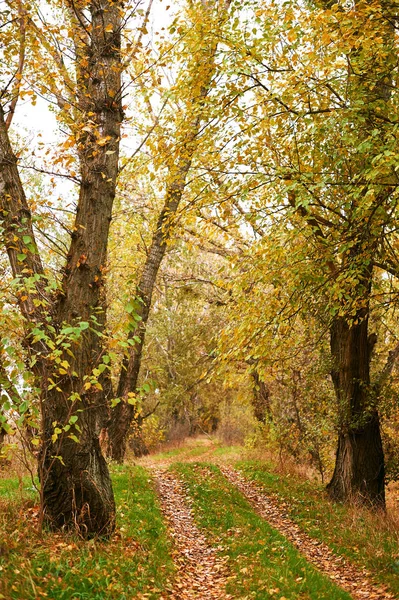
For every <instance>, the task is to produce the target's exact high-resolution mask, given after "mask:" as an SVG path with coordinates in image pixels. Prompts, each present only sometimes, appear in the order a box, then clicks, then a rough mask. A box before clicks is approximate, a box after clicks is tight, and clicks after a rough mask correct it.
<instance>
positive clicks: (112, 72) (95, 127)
mask: <svg viewBox="0 0 399 600" xmlns="http://www.w3.org/2000/svg"><path fill="white" fill-rule="evenodd" d="M71 6H72V5H71ZM122 6H123V2H113V1H112V0H103V1H102V2H100V3H99V2H91V3H89V4H88V5H87V6H86V10H87V12H86V13H85V14H84V15H83V14H81V15H80V18H79V15H78V13H77V12H76V10H77V9H76V6H75V5H73V10H74V11H75V13H74V14H75V17H76V22H75V28H76V42H75V48H76V72H77V83H78V89H77V90H76V92H75V105H77V107H78V110H77V111H76V113H75V116H76V114H78V115H79V118H78V120H75V122H74V124H73V125H72V126H71V127H72V130H73V132H74V134H75V137H76V140H77V149H78V155H79V162H80V177H81V185H80V192H79V200H78V206H77V212H76V220H75V225H74V229H73V234H72V239H71V245H70V249H69V252H68V256H67V263H66V266H65V269H64V275H63V280H62V285H61V290H60V292H59V293H58V294H57V296H50V294H49V292H48V291H47V288H46V276H45V273H44V270H43V266H42V263H41V260H40V257H39V253H38V248H37V245H36V242H35V235H34V231H33V227H32V217H31V213H30V210H29V206H28V203H27V201H26V196H25V193H24V189H23V186H22V183H21V180H20V177H19V173H18V167H17V159H16V157H15V155H14V154H13V152H12V148H11V145H10V141H9V137H8V133H7V127H6V123H5V119H4V112H3V110H2V109H1V108H0V198H1V213H0V218H1V224H2V226H3V228H4V230H5V234H4V238H5V245H6V248H7V252H8V256H9V260H10V264H11V267H12V271H13V274H14V277H18V278H20V280H21V291H20V294H19V305H20V308H21V312H22V314H23V316H24V317H25V319H26V323H27V333H26V340H25V342H26V346H27V349H28V351H29V352H30V354H31V355H35V356H36V364H35V367H34V370H35V375H36V378H37V382H38V387H40V389H41V394H42V395H41V411H42V421H43V436H42V447H41V452H40V458H39V477H40V481H41V488H42V510H43V514H44V518H45V519H46V521H47V522H48V524H49V525H50V527H53V528H67V529H71V528H74V529H77V530H79V532H80V534H81V535H83V536H85V537H89V536H93V535H109V534H110V533H111V532H112V531H113V528H114V520H115V506H114V498H113V492H112V485H111V481H110V477H109V472H108V468H107V465H106V462H105V459H104V457H103V456H102V454H101V451H100V446H99V441H98V434H99V425H98V422H99V418H100V415H101V411H102V407H101V403H102V401H103V392H102V391H101V389H99V387H100V386H98V387H96V386H93V387H91V388H90V387H89V386H86V385H85V382H86V381H87V380H86V378H87V377H88V376H90V375H91V374H92V372H93V369H94V368H96V367H97V366H98V364H99V362H100V360H101V357H102V354H103V348H102V341H101V331H102V329H103V327H104V322H105V312H104V310H105V308H104V305H103V296H104V294H103V284H104V281H103V273H104V266H105V264H106V253H107V242H108V233H109V226H110V221H111V216H112V206H113V201H114V197H115V188H116V179H117V174H118V155H119V140H120V126H121V121H122V117H123V115H122V109H121V70H122V67H121V52H120V48H121V22H122ZM89 21H90V22H89ZM85 24H86V27H85ZM24 236H25V241H26V236H28V237H29V238H30V240H31V244H32V245H33V246H34V248H33V249H32V251H31V250H27V248H26V244H25V243H24V239H23V237H24ZM21 253H25V255H26V258H25V259H24V260H23V262H21V261H20V260H19V258H18V254H19V255H21ZM33 275H37V281H36V282H35V286H34V288H33V289H32V287H31V288H28V289H27V286H26V285H24V281H26V278H27V277H32V276H33ZM36 298H40V299H41V300H42V304H39V305H38V303H37V302H36V303H35V299H36ZM48 319H50V320H51V325H52V327H53V328H54V331H56V333H59V332H60V330H61V329H62V327H65V325H68V326H73V325H76V324H77V323H79V322H84V323H86V324H89V325H88V326H86V325H85V328H84V330H82V334H81V336H80V339H79V341H78V342H77V343H74V344H72V350H73V357H71V356H70V355H66V354H65V356H63V358H65V360H67V362H68V364H69V367H68V372H67V374H66V375H64V376H60V375H59V376H58V379H57V386H52V385H50V382H49V377H52V378H54V377H56V376H55V375H54V373H53V367H52V365H51V364H49V361H48V360H47V359H48V357H49V355H50V347H49V345H48V343H47V342H46V341H45V340H39V341H33V340H32V335H31V334H30V329H32V324H33V325H34V326H35V327H36V328H39V329H41V330H42V331H43V332H45V333H46V336H47V339H49V338H50V337H51V333H50V330H49V329H48V322H49V321H48ZM73 394H75V396H72V395H73ZM72 415H77V416H78V425H79V429H80V432H79V433H78V434H77V435H78V437H79V442H78V443H76V441H74V440H73V439H72V438H70V437H69V436H68V435H66V434H60V435H58V436H54V428H55V425H56V426H57V427H58V428H62V427H63V426H65V425H66V424H68V423H69V419H70V417H71V416H72Z"/></svg>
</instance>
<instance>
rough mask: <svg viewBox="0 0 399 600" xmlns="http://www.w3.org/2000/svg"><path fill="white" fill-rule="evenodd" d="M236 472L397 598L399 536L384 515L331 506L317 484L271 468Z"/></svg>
mask: <svg viewBox="0 0 399 600" xmlns="http://www.w3.org/2000/svg"><path fill="white" fill-rule="evenodd" d="M235 466H236V468H237V469H239V470H240V471H241V472H242V473H243V475H245V476H246V477H248V479H252V480H253V481H256V482H258V483H260V484H261V485H262V487H263V489H264V490H265V492H266V493H269V494H270V493H271V494H273V495H276V496H277V497H278V499H279V502H280V504H282V507H283V508H284V510H285V511H286V512H287V514H288V516H289V517H290V518H291V519H292V520H293V521H294V522H295V523H297V524H298V525H299V526H300V527H301V529H302V530H303V531H305V532H306V533H308V534H309V535H310V536H311V537H313V538H314V539H317V540H320V541H323V542H325V543H326V544H327V545H328V546H329V547H330V548H331V549H332V550H334V551H335V552H337V554H341V555H342V556H345V557H347V558H349V559H350V560H351V561H352V562H353V563H354V564H358V565H359V566H360V567H362V568H363V567H365V568H366V569H367V570H368V571H369V572H370V574H371V576H372V577H373V578H374V579H375V580H376V581H378V582H379V583H383V584H385V585H388V586H389V588H390V591H392V592H393V593H394V594H395V595H397V596H399V533H398V531H397V529H394V528H390V527H389V522H388V521H386V520H385V518H384V515H382V514H377V515H374V514H373V513H371V512H370V511H369V510H367V509H365V508H359V507H358V508H348V507H347V506H345V505H343V504H337V503H333V502H331V501H330V500H329V499H328V498H327V496H326V494H325V492H324V489H323V487H322V486H321V485H320V484H317V483H315V482H312V481H307V480H303V479H300V478H299V477H298V476H295V475H285V474H284V475H281V474H279V473H276V472H275V467H274V465H273V464H272V463H269V462H265V461H256V460H242V461H239V462H238V463H236V465H235Z"/></svg>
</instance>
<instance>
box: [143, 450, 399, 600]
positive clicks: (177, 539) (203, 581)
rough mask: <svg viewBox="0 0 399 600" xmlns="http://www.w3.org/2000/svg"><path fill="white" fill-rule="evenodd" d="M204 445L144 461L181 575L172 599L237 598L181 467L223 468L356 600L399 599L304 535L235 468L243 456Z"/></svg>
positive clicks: (274, 523) (264, 515) (258, 508)
mask: <svg viewBox="0 0 399 600" xmlns="http://www.w3.org/2000/svg"><path fill="white" fill-rule="evenodd" d="M197 442H198V440H197ZM200 446H201V453H200V454H194V455H193V454H188V455H184V454H179V456H163V457H162V458H157V459H156V460H154V457H152V456H148V457H145V458H143V459H141V460H140V463H141V464H142V465H143V466H145V467H146V468H148V469H149V470H150V471H151V472H152V474H153V476H154V479H155V481H156V485H157V488H158V493H159V496H160V499H161V504H162V510H163V512H164V515H165V517H166V520H167V522H168V526H169V528H170V530H171V534H172V537H173V539H174V543H175V548H176V555H175V562H176V564H177V568H178V575H177V577H176V584H175V589H174V591H173V592H172V593H171V595H170V596H169V597H170V598H171V599H173V600H174V599H176V600H191V599H200V598H201V599H202V598H203V599H204V600H205V599H206V600H219V599H228V598H232V596H229V595H226V592H225V591H224V588H225V584H226V580H227V577H228V576H229V573H228V570H227V567H226V563H225V562H224V560H223V558H220V557H219V556H218V552H217V551H218V549H217V548H214V547H212V546H210V544H208V542H207V540H206V537H205V536H204V535H203V533H202V532H201V531H200V529H199V528H198V527H197V526H196V525H195V522H194V519H193V514H192V511H191V508H190V497H189V496H188V495H187V492H186V491H185V489H184V486H183V485H182V484H181V482H180V480H179V479H178V477H176V475H174V474H173V473H171V472H170V471H169V470H168V469H169V467H170V466H171V465H172V464H173V463H176V462H183V463H186V462H188V463H191V462H200V463H201V464H202V465H203V466H205V465H206V464H214V465H217V466H218V467H219V468H220V470H221V472H222V473H223V475H224V476H225V477H226V479H227V480H228V481H229V482H230V483H231V484H232V485H234V486H235V487H236V488H237V489H238V490H239V491H240V492H241V493H242V494H243V496H245V498H246V499H247V500H248V501H249V502H250V504H251V505H252V507H253V509H254V510H255V512H257V513H258V514H259V515H260V516H261V517H262V518H263V519H265V520H266V521H267V522H268V523H269V524H270V525H271V526H272V527H273V528H274V529H276V530H277V531H279V532H280V533H281V534H282V535H284V536H285V537H286V538H287V539H288V540H289V541H290V542H291V543H292V544H293V545H294V546H295V547H296V548H297V549H298V550H299V552H300V553H301V554H302V555H303V556H304V557H305V558H306V560H307V561H308V562H309V563H311V564H313V565H314V566H315V567H316V568H317V569H318V570H319V571H320V572H321V573H323V574H324V575H326V576H327V577H329V578H330V579H331V580H332V581H333V582H334V583H335V584H336V585H338V586H340V587H341V588H342V589H344V590H346V591H347V592H348V593H349V594H350V595H351V596H352V598H353V599H354V600H394V599H395V596H394V595H393V594H392V593H391V592H389V591H387V590H386V589H385V588H384V587H383V586H378V585H376V584H374V583H373V582H372V581H371V579H370V578H369V576H368V573H367V571H366V570H365V569H361V568H360V567H358V566H355V565H353V564H352V563H351V562H350V561H348V560H347V559H346V558H344V557H343V556H339V555H337V554H335V553H334V552H333V551H332V550H331V549H330V548H329V547H328V546H327V545H326V544H325V543H322V542H320V541H319V540H317V539H314V538H312V537H310V536H309V535H308V534H307V533H305V532H304V531H302V530H301V529H300V527H299V526H298V525H297V524H296V523H294V521H292V520H291V519H290V518H289V516H288V515H287V512H286V510H285V509H284V506H282V505H280V503H279V502H278V501H277V500H276V499H275V498H272V497H270V496H268V495H267V494H266V493H265V491H264V490H262V488H261V486H260V485H258V484H257V483H256V482H254V481H250V480H249V479H247V478H246V477H244V476H243V475H242V474H241V473H240V472H239V471H237V470H236V469H234V468H233V467H232V466H231V462H234V460H235V459H236V458H238V456H229V457H227V458H226V457H225V456H220V457H218V456H215V453H214V450H215V448H217V444H213V443H212V442H211V441H210V440H207V439H205V438H201V439H200Z"/></svg>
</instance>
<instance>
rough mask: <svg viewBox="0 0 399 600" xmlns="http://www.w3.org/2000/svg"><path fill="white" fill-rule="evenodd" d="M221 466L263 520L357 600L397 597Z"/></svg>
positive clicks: (253, 485) (252, 484) (257, 489)
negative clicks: (309, 534) (302, 528)
mask: <svg viewBox="0 0 399 600" xmlns="http://www.w3.org/2000/svg"><path fill="white" fill-rule="evenodd" d="M219 468H220V470H221V472H222V473H223V475H224V476H225V477H226V479H228V481H229V482H230V483H231V484H232V485H234V486H235V487H236V488H237V489H238V490H239V491H240V492H241V493H242V494H243V495H244V496H245V497H246V498H247V500H249V502H250V504H251V505H252V507H253V508H254V509H255V511H256V512H257V513H258V514H259V515H260V516H261V517H262V518H263V519H265V520H266V521H267V522H268V523H270V525H271V526H272V527H274V528H275V529H277V530H278V531H279V532H280V533H281V534H283V535H284V536H285V537H286V538H287V539H288V540H289V541H290V542H291V543H292V544H293V545H294V546H295V547H296V548H297V549H298V550H299V551H300V552H301V554H302V555H303V556H304V557H305V558H306V559H307V560H308V561H309V562H310V563H312V564H313V565H314V566H315V567H317V568H318V569H319V571H321V572H322V573H323V574H325V575H326V576H327V577H329V578H330V579H332V580H333V581H334V583H336V584H337V585H338V586H340V587H341V588H343V589H344V590H346V591H347V592H349V593H350V594H351V596H352V598H354V600H388V599H394V598H395V596H394V595H393V594H392V593H391V592H388V591H387V590H386V589H385V588H384V587H383V586H377V585H375V584H374V583H373V582H372V581H371V580H370V578H369V577H368V573H367V571H366V570H365V569H359V568H358V567H356V566H354V565H353V564H351V563H350V562H349V561H347V560H346V559H345V558H343V557H342V556H338V555H336V554H334V553H333V552H332V551H331V550H330V548H329V547H328V546H327V545H326V544H324V543H323V542H319V541H318V540H315V539H313V538H311V537H310V536H308V535H307V534H306V533H305V532H303V531H302V530H301V529H300V527H299V526H298V525H297V524H296V523H294V522H293V521H292V520H291V519H290V518H289V517H288V515H287V514H286V513H285V512H284V511H283V510H282V509H281V508H280V507H279V506H278V503H277V502H276V501H275V500H273V499H272V498H270V497H268V496H267V495H266V494H265V492H264V490H262V489H261V487H260V486H259V485H258V484H257V483H255V482H253V481H249V480H248V479H246V478H245V477H244V476H243V475H241V473H239V472H238V471H236V470H235V469H233V468H232V467H229V466H226V465H221V464H219Z"/></svg>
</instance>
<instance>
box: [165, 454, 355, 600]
mask: <svg viewBox="0 0 399 600" xmlns="http://www.w3.org/2000/svg"><path fill="white" fill-rule="evenodd" d="M174 469H175V470H176V471H177V472H178V474H179V475H180V477H182V479H183V481H184V483H185V484H186V485H187V487H188V490H189V493H190V495H191V496H192V498H193V509H194V514H195V517H196V520H197V521H198V524H199V525H200V527H202V528H203V529H204V530H205V531H206V533H207V535H208V537H209V539H210V541H211V542H213V543H215V544H218V545H219V546H221V548H222V549H221V552H222V553H223V554H225V555H227V556H228V557H229V566H230V570H231V572H232V577H231V578H230V580H229V582H228V587H227V591H228V592H229V593H230V594H232V595H233V597H234V598H254V599H258V600H266V599H267V598H271V599H276V598H278V599H282V598H286V599H287V600H288V599H301V600H306V599H308V600H310V599H311V600H344V599H346V600H349V599H350V596H349V594H347V593H346V592H344V591H343V590H341V589H340V588H338V587H337V586H336V585H334V584H333V583H332V582H331V581H330V580H329V579H328V578H326V577H324V576H323V575H322V574H321V573H319V572H318V571H317V570H316V569H315V568H313V567H312V565H310V564H309V563H308V562H307V561H306V559H304V558H303V557H302V556H301V555H300V554H299V552H298V551H297V550H296V549H295V548H294V546H293V545H292V544H291V543H290V542H289V541H288V540H286V539H285V538H284V537H283V536H282V535H280V533H278V532H277V531H276V530H275V529H273V528H272V527H270V525H269V524H268V523H267V522H266V521H265V520H264V519H262V518H261V517H259V516H258V515H257V514H256V513H255V512H254V511H253V509H252V507H251V506H250V505H249V503H248V502H247V501H246V499H245V498H244V497H243V496H242V495H241V494H240V492H238V490H236V489H235V488H234V487H233V486H232V485H231V484H230V483H229V482H228V481H227V480H226V479H225V478H224V477H223V475H222V474H221V473H220V471H219V469H218V468H217V467H215V466H210V465H207V464H190V465H188V464H178V465H175V466H174Z"/></svg>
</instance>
